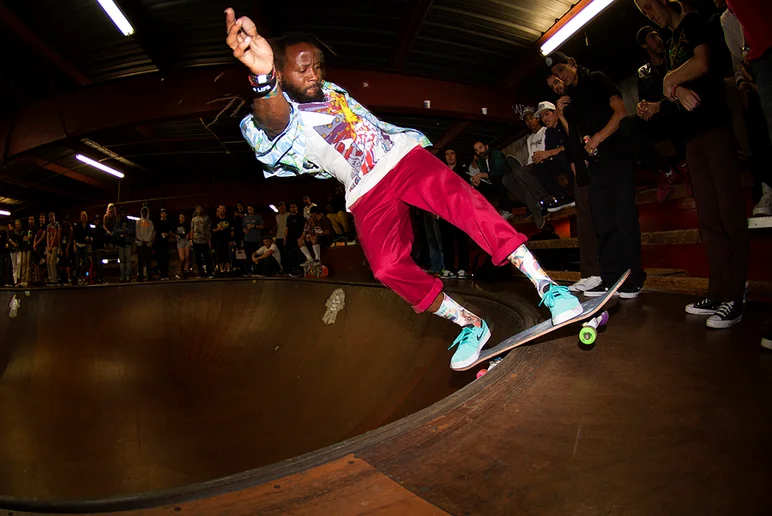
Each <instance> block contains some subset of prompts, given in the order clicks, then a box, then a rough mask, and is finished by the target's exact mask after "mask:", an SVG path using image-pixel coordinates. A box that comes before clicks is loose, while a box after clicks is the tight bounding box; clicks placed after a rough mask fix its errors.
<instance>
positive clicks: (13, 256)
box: [7, 220, 22, 287]
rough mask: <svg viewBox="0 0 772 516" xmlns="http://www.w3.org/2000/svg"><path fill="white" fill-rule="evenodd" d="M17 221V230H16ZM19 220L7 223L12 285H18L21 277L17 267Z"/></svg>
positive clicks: (19, 242) (19, 244) (19, 247)
mask: <svg viewBox="0 0 772 516" xmlns="http://www.w3.org/2000/svg"><path fill="white" fill-rule="evenodd" d="M17 223H18V226H19V230H18V231H17V230H16V225H17ZM21 237H22V235H21V221H19V220H17V221H16V223H14V222H9V223H8V238H7V245H8V259H9V263H10V271H11V274H10V284H11V286H13V287H18V286H19V283H21V281H20V277H21V274H20V273H21V270H20V269H19V259H20V257H21Z"/></svg>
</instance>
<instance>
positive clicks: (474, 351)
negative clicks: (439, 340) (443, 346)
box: [448, 321, 491, 369]
mask: <svg viewBox="0 0 772 516" xmlns="http://www.w3.org/2000/svg"><path fill="white" fill-rule="evenodd" d="M490 338H491V331H490V330H489V329H488V325H487V324H485V321H482V325H481V326H480V327H479V328H478V327H477V326H473V325H471V324H470V325H469V326H464V329H462V330H461V333H460V334H459V335H458V337H456V340H454V341H453V344H452V345H451V346H450V347H449V348H448V349H453V348H454V347H455V346H458V349H456V352H455V353H453V358H451V359H450V368H451V369H464V368H465V367H469V366H470V365H472V364H474V363H475V362H476V361H477V359H478V358H480V350H481V349H482V348H483V346H485V343H486V342H488V339H490Z"/></svg>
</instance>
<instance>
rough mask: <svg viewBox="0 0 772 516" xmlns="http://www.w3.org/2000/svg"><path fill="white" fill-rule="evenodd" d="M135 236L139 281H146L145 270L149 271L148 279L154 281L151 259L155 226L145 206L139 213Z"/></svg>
mask: <svg viewBox="0 0 772 516" xmlns="http://www.w3.org/2000/svg"><path fill="white" fill-rule="evenodd" d="M134 235H135V239H136V244H137V281H145V269H147V279H148V280H149V279H152V278H151V275H150V257H151V255H152V249H153V241H154V240H155V225H154V224H153V221H152V220H150V209H149V208H148V207H147V206H143V207H142V209H141V210H140V211H139V220H138V221H137V223H136V226H135V229H134Z"/></svg>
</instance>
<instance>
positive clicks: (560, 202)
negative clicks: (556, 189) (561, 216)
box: [547, 196, 576, 213]
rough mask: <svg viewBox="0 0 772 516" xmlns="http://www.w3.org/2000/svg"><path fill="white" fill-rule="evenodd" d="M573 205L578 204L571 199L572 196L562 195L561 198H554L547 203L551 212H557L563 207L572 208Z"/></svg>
mask: <svg viewBox="0 0 772 516" xmlns="http://www.w3.org/2000/svg"><path fill="white" fill-rule="evenodd" d="M572 206H576V203H575V202H574V201H572V200H571V198H570V197H568V196H566V197H561V198H560V199H552V200H551V201H549V202H548V203H547V211H548V212H550V213H555V212H558V211H560V210H562V209H563V208H571V207H572Z"/></svg>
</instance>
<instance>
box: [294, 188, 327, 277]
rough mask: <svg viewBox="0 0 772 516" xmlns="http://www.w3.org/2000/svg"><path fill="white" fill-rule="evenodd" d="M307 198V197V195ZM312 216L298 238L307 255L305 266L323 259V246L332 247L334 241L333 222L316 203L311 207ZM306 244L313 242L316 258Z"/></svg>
mask: <svg viewBox="0 0 772 516" xmlns="http://www.w3.org/2000/svg"><path fill="white" fill-rule="evenodd" d="M306 199H307V197H306ZM309 213H310V214H311V218H309V219H308V220H307V221H306V227H305V229H304V231H303V236H301V237H300V238H299V239H298V247H300V250H301V251H302V253H303V255H304V256H305V257H306V261H305V263H303V266H309V265H313V264H314V260H316V262H321V260H322V247H325V248H326V247H330V244H331V243H332V223H331V222H330V219H328V218H327V217H325V216H324V213H322V210H321V208H319V207H318V206H316V205H314V206H311V208H310V209H309ZM306 244H311V248H312V249H313V251H314V258H311V253H309V252H308V248H307V247H306Z"/></svg>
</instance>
